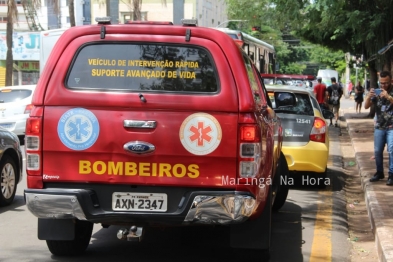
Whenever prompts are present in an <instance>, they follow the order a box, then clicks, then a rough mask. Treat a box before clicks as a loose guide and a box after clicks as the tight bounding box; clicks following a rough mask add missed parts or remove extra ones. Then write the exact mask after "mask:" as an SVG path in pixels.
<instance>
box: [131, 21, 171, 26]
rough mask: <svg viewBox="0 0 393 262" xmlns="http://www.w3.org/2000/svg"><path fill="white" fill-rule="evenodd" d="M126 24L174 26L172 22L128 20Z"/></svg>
mask: <svg viewBox="0 0 393 262" xmlns="http://www.w3.org/2000/svg"><path fill="white" fill-rule="evenodd" d="M125 24H133V25H173V23H172V22H170V21H139V20H138V21H133V20H127V21H126V22H125Z"/></svg>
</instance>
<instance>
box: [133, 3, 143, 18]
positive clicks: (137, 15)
mask: <svg viewBox="0 0 393 262" xmlns="http://www.w3.org/2000/svg"><path fill="white" fill-rule="evenodd" d="M133 5H134V17H133V20H134V21H140V20H142V16H141V7H142V0H134V1H133Z"/></svg>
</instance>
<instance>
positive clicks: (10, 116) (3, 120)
mask: <svg viewBox="0 0 393 262" xmlns="http://www.w3.org/2000/svg"><path fill="white" fill-rule="evenodd" d="M35 87H36V85H21V86H6V87H1V88H0V127H2V128H4V129H6V130H9V131H12V132H14V133H15V134H16V135H17V136H24V135H25V129H26V119H27V118H28V117H29V114H30V110H31V108H32V105H31V99H32V97H33V93H34V89H35Z"/></svg>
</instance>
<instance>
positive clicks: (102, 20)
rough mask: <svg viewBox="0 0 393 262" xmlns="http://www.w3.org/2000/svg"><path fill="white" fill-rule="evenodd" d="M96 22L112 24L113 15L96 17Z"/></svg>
mask: <svg viewBox="0 0 393 262" xmlns="http://www.w3.org/2000/svg"><path fill="white" fill-rule="evenodd" d="M95 20H96V22H97V23H98V24H100V25H101V24H110V23H111V17H110V16H105V17H96V19H95Z"/></svg>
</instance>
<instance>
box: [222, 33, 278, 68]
mask: <svg viewBox="0 0 393 262" xmlns="http://www.w3.org/2000/svg"><path fill="white" fill-rule="evenodd" d="M214 29H216V30H220V31H222V32H224V33H226V34H228V35H229V36H230V37H231V38H232V39H234V40H235V42H236V43H237V44H239V46H241V47H242V49H243V50H244V51H245V52H246V54H247V55H248V56H249V57H250V58H251V60H252V61H253V62H254V64H255V66H256V67H257V68H258V70H259V72H260V73H266V74H274V73H275V71H276V70H275V68H276V50H275V49H274V46H272V45H270V44H268V43H266V42H264V41H262V40H259V39H258V38H255V37H253V36H251V35H249V34H246V33H244V32H242V31H240V30H232V29H229V28H218V27H214Z"/></svg>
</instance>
